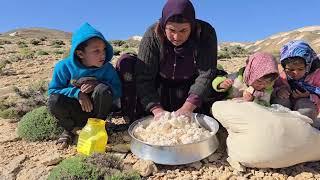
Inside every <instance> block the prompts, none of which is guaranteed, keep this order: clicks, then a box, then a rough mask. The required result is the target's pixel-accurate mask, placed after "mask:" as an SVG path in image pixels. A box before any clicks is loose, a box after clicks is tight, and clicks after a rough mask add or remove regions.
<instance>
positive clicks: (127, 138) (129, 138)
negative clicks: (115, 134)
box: [122, 135, 131, 142]
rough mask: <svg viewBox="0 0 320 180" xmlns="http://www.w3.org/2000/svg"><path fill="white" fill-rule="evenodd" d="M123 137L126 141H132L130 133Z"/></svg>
mask: <svg viewBox="0 0 320 180" xmlns="http://www.w3.org/2000/svg"><path fill="white" fill-rule="evenodd" d="M122 139H123V141H124V142H130V141H131V137H130V136H129V135H124V136H123V137H122Z"/></svg>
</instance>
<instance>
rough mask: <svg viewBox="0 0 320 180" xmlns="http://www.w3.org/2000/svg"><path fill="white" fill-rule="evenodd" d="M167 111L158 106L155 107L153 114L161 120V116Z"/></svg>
mask: <svg viewBox="0 0 320 180" xmlns="http://www.w3.org/2000/svg"><path fill="white" fill-rule="evenodd" d="M165 112H166V111H165V110H164V109H162V107H157V108H155V109H153V110H152V114H153V116H154V117H153V119H154V120H159V119H160V117H161V116H162V115H163V114H164V113H165Z"/></svg>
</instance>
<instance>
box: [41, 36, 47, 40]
mask: <svg viewBox="0 0 320 180" xmlns="http://www.w3.org/2000/svg"><path fill="white" fill-rule="evenodd" d="M47 39H48V37H46V36H43V37H41V38H40V41H46V40H47Z"/></svg>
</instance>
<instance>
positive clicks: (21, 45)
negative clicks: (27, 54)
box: [17, 41, 28, 48]
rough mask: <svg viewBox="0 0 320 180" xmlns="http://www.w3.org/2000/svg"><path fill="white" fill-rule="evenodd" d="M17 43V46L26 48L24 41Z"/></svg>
mask: <svg viewBox="0 0 320 180" xmlns="http://www.w3.org/2000/svg"><path fill="white" fill-rule="evenodd" d="M17 45H18V47H19V48H26V47H28V45H27V44H26V43H25V42H24V41H18V42H17Z"/></svg>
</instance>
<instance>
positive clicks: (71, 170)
mask: <svg viewBox="0 0 320 180" xmlns="http://www.w3.org/2000/svg"><path fill="white" fill-rule="evenodd" d="M56 179H83V180H85V179H88V180H89V179H90V180H91V179H92V180H95V179H98V175H97V174H96V169H94V168H93V167H91V166H89V165H88V164H86V163H85V157H84V156H75V157H72V158H69V159H65V160H63V161H62V162H61V163H60V164H59V165H58V166H56V167H55V168H53V170H52V171H51V173H50V175H49V177H48V180H56Z"/></svg>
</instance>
